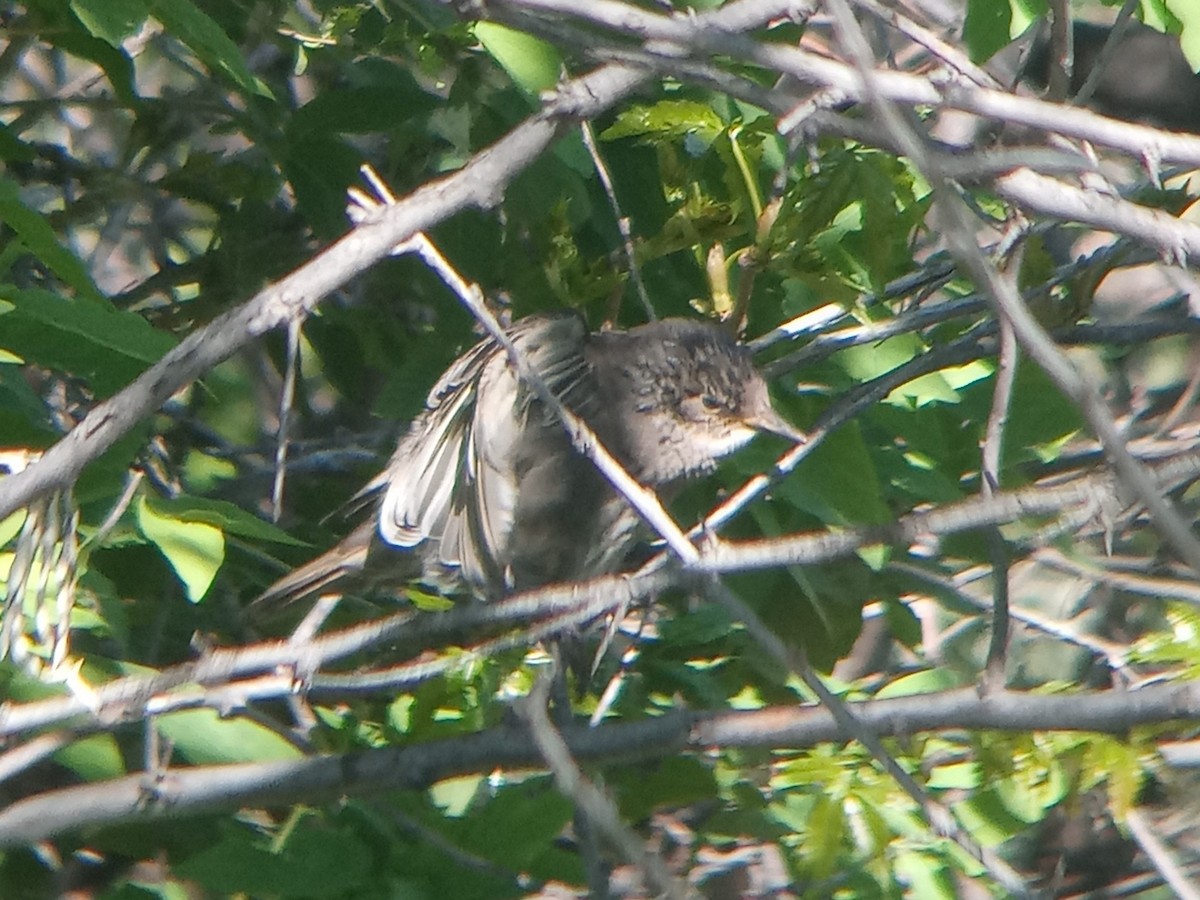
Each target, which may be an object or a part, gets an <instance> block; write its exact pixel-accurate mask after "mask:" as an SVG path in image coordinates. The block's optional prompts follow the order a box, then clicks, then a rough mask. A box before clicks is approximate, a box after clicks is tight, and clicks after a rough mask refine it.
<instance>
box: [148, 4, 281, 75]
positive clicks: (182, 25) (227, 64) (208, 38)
mask: <svg viewBox="0 0 1200 900" xmlns="http://www.w3.org/2000/svg"><path fill="white" fill-rule="evenodd" d="M150 10H151V12H152V13H153V15H154V18H156V19H158V21H160V22H161V23H162V24H163V27H164V28H165V29H166V30H167V32H168V33H169V34H170V35H171V36H172V37H174V38H176V39H178V40H180V41H182V42H183V43H184V44H186V45H187V46H188V47H189V48H190V49H191V51H192V52H193V53H195V54H196V56H197V58H198V59H199V60H200V61H201V62H202V63H204V65H206V66H208V68H209V69H210V70H212V71H213V72H220V73H223V74H224V75H225V76H226V77H228V78H229V79H230V80H231V81H233V83H234V84H236V85H237V86H238V87H239V88H241V89H242V90H243V91H245V92H246V93H248V94H258V95H259V96H262V97H267V98H271V91H270V89H269V88H268V87H267V86H266V85H265V84H263V83H262V81H260V80H259V79H257V78H255V77H254V76H253V75H252V74H250V70H249V69H247V68H246V62H245V60H244V59H243V58H242V51H241V50H240V49H239V48H238V45H237V44H235V43H234V42H233V41H232V40H230V38H229V35H227V34H226V33H225V32H224V31H223V30H222V29H221V26H220V25H218V24H217V23H216V22H215V21H213V20H212V19H211V18H209V16H208V15H207V14H206V13H205V12H203V11H202V10H201V9H200V8H199V7H198V6H196V4H194V3H192V2H191V0H152V3H151V7H150Z"/></svg>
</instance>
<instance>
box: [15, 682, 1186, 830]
mask: <svg viewBox="0 0 1200 900" xmlns="http://www.w3.org/2000/svg"><path fill="white" fill-rule="evenodd" d="M849 706H850V708H851V709H852V710H853V713H854V716H855V718H856V719H858V720H859V721H860V722H861V723H862V724H863V726H864V727H866V728H869V729H870V730H871V731H872V732H873V733H875V734H876V735H879V736H883V737H892V736H907V735H913V734H916V733H919V732H925V731H936V730H955V729H973V730H974V729H992V730H998V731H1006V732H1027V731H1091V732H1103V733H1111V734H1122V733H1124V732H1126V731H1128V730H1129V729H1130V728H1132V727H1134V726H1136V725H1148V724H1157V723H1162V722H1170V721H1179V720H1187V719H1200V684H1196V683H1184V684H1159V685H1154V686H1151V687H1147V688H1143V689H1142V690H1138V691H1129V692H1125V691H1107V692H1100V693H1083V694H1070V695H1066V694H1054V695H1039V694H1026V693H1017V692H1006V691H998V692H996V693H993V694H989V695H988V696H986V697H980V696H979V694H978V692H977V691H975V690H974V689H973V688H966V689H960V690H955V691H948V692H945V693H941V694H922V695H917V696H912V697H901V698H896V699H892V700H876V701H869V702H864V703H853V704H849ZM562 737H563V740H564V741H565V742H566V745H567V747H568V749H569V750H570V753H571V755H572V756H573V757H574V758H576V759H578V760H581V761H584V762H591V763H612V764H623V763H628V762H631V761H635V760H641V759H661V758H666V757H669V756H672V755H676V754H679V753H681V752H683V751H685V750H686V751H692V752H696V753H705V752H711V751H712V750H714V749H733V748H738V747H754V748H775V747H792V748H802V747H811V746H813V745H815V744H819V743H825V742H829V741H844V740H846V739H847V735H846V734H845V733H844V732H843V731H842V730H841V728H840V727H839V726H838V724H837V722H836V720H835V719H834V717H833V714H832V713H830V712H829V711H828V710H824V709H820V708H815V707H805V708H797V707H795V706H792V705H789V706H779V707H768V708H766V709H760V710H753V711H735V712H717V713H689V712H677V713H669V714H667V715H664V716H661V717H659V718H656V719H648V720H642V721H638V722H621V723H617V724H606V725H600V726H597V727H595V728H591V727H587V726H583V725H579V726H574V727H571V728H566V729H564V730H563V733H562ZM542 765H543V762H542V759H541V755H540V753H539V751H538V750H537V748H536V747H534V746H533V744H532V743H531V741H530V739H529V733H528V731H526V730H525V729H524V728H519V727H511V726H508V727H501V728H495V729H491V730H489V731H484V732H480V733H478V734H472V735H465V736H462V737H456V738H450V739H447V740H441V741H431V742H429V743H425V744H420V745H417V746H409V747H403V748H386V749H380V750H369V751H366V752H364V753H357V754H347V755H338V756H322V757H316V758H313V759H300V760H287V761H282V762H267V763H242V764H237V765H225V766H202V767H196V768H191V769H169V770H166V771H164V772H161V773H159V777H156V778H154V779H153V782H152V783H151V782H150V781H148V780H147V778H146V777H144V776H142V775H130V776H127V777H124V778H118V779H114V780H112V781H107V782H101V783H97V784H86V785H80V786H77V787H70V788H63V789H60V790H53V791H47V792H44V793H42V794H38V795H36V796H33V797H29V798H27V799H24V800H19V801H17V802H15V803H12V804H10V805H9V806H7V807H5V808H4V809H3V810H0V846H4V847H9V846H17V845H22V844H28V843H31V842H33V841H37V840H41V839H44V838H47V837H51V836H54V835H57V834H62V833H64V832H67V831H71V830H73V829H78V828H85V827H95V826H100V825H112V824H117V823H129V822H138V821H155V820H160V819H165V818H178V817H181V816H191V815H197V814H200V813H203V812H213V811H221V810H231V809H237V808H239V807H244V806H280V805H289V804H292V803H309V804H311V803H320V802H324V801H326V800H333V799H336V798H338V797H343V796H346V795H359V796H365V795H369V794H376V793H379V792H380V791H387V790H396V789H402V790H424V789H426V788H428V787H429V786H430V785H432V784H433V783H435V782H437V781H440V780H443V779H446V778H451V777H454V776H457V775H464V774H468V773H473V772H488V771H491V770H492V769H495V768H504V769H537V768H540V767H541V766H542Z"/></svg>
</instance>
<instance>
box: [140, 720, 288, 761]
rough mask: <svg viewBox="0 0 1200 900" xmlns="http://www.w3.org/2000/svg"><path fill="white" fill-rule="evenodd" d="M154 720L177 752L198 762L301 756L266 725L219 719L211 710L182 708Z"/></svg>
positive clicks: (248, 721) (267, 759) (262, 759)
mask: <svg viewBox="0 0 1200 900" xmlns="http://www.w3.org/2000/svg"><path fill="white" fill-rule="evenodd" d="M154 721H155V724H156V725H157V727H158V728H159V730H161V731H162V733H163V734H164V735H165V736H166V737H168V738H170V739H171V742H172V744H173V745H174V747H175V749H176V751H177V752H179V753H180V754H181V755H182V756H183V757H184V758H185V759H187V760H188V762H192V763H195V764H197V765H206V766H207V765H220V764H222V763H233V762H270V761H272V760H282V759H298V758H299V757H300V756H302V755H303V754H302V753H301V752H300V751H299V750H298V749H296V747H295V746H294V745H292V744H290V743H289V742H288V741H286V740H284V739H283V738H282V737H280V736H279V735H278V734H276V733H275V732H274V731H271V730H270V729H269V728H265V727H263V726H262V725H259V724H258V723H257V722H251V721H250V720H249V719H241V718H222V717H221V716H220V715H219V714H218V713H217V712H216V711H215V710H212V709H185V710H181V711H180V712H173V713H167V714H165V715H162V716H158V717H157V718H155V720H154Z"/></svg>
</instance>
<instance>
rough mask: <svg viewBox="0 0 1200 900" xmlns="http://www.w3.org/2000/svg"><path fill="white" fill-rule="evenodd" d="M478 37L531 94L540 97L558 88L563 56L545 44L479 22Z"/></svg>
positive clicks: (498, 26)
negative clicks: (542, 93) (553, 88)
mask: <svg viewBox="0 0 1200 900" xmlns="http://www.w3.org/2000/svg"><path fill="white" fill-rule="evenodd" d="M475 37H476V38H477V39H478V40H479V43H481V44H483V48H484V49H485V50H487V52H488V53H489V54H491V56H492V58H493V59H494V60H496V62H498V63H499V64H500V66H501V67H502V68H503V69H504V71H505V72H507V73H508V75H509V77H510V78H512V80H513V81H514V82H516V83H517V85H518V86H519V87H520V88H521V89H522V90H524V91H526V92H527V93H529V94H533V95H534V96H536V95H538V94H540V93H541V92H542V91H548V90H550V89H551V88H552V87H554V86H555V85H556V84H558V79H559V75H560V74H561V73H562V67H563V61H562V56H561V55H559V52H558V51H557V50H556V49H554V47H552V46H551V45H550V44H547V43H546V42H545V41H543V40H541V39H539V38H535V37H534V36H533V35H531V34H526V33H525V32H523V31H515V30H513V29H512V28H507V27H505V26H504V25H498V24H496V23H495V22H476V23H475Z"/></svg>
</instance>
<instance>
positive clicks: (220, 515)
mask: <svg viewBox="0 0 1200 900" xmlns="http://www.w3.org/2000/svg"><path fill="white" fill-rule="evenodd" d="M170 509H171V514H172V515H173V516H174V517H176V518H178V519H185V520H187V521H189V522H203V523H205V524H207V525H213V526H215V527H217V528H219V529H220V530H221V531H223V532H225V533H226V534H236V535H237V536H238V537H244V538H250V539H251V540H256V541H271V542H272V543H276V544H290V545H291V546H293V547H309V546H312V545H311V544H309V543H308V542H307V541H301V540H298V539H297V538H294V537H292V536H291V535H290V534H288V533H287V532H286V531H284V530H283V529H282V528H280V527H279V526H277V525H272V524H271V523H270V522H266V521H264V520H262V519H260V518H259V517H258V516H256V515H253V514H252V513H248V512H246V510H244V509H242V508H241V507H240V506H235V505H234V504H232V503H230V502H228V501H227V500H212V499H209V498H207V497H190V496H186V495H185V496H182V497H177V498H175V499H174V500H172V501H171V507H170Z"/></svg>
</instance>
